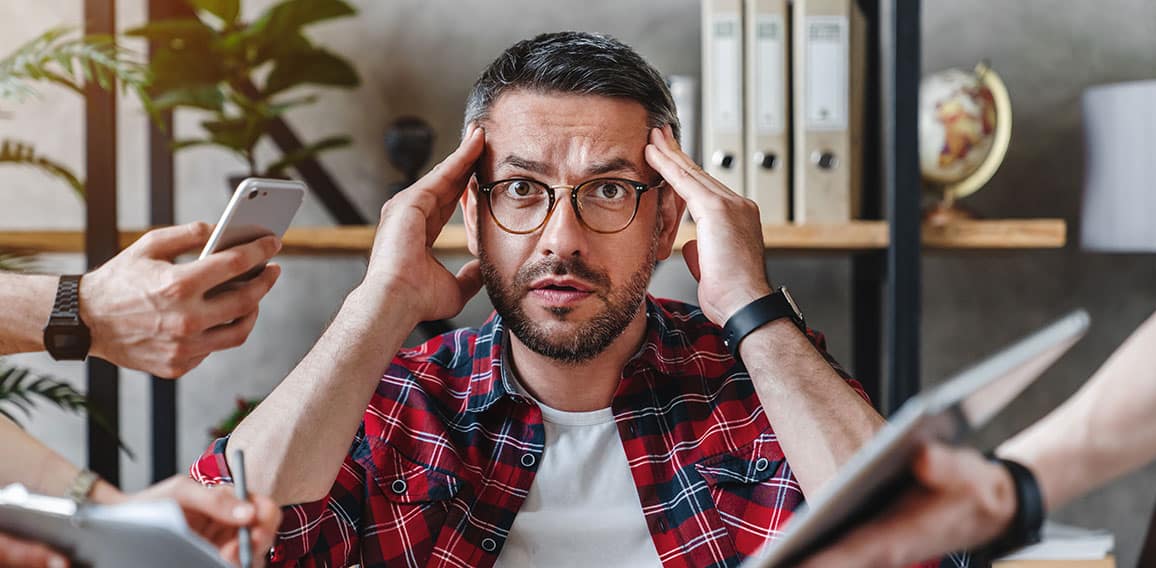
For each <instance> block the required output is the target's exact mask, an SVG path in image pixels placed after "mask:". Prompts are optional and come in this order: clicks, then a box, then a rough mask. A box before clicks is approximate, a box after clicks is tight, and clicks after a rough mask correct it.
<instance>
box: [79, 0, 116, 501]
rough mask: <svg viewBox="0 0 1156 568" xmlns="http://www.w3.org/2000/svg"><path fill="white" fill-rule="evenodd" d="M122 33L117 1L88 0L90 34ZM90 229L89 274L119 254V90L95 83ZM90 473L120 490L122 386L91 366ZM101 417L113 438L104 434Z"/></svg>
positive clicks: (88, 174)
mask: <svg viewBox="0 0 1156 568" xmlns="http://www.w3.org/2000/svg"><path fill="white" fill-rule="evenodd" d="M115 31H116V1H115V0H84V33H85V34H86V35H88V34H106V35H108V34H113V33H115ZM84 95H85V103H84V113H85V116H84V127H85V132H84V143H85V150H84V156H85V160H84V162H85V226H84V250H85V255H86V256H87V260H88V269H89V270H92V269H93V268H96V267H97V266H100V265H101V264H103V263H104V262H106V261H107V260H108V259H110V258H112V257H113V256H116V253H117V252H119V246H118V243H117V224H116V87H111V88H109V89H108V90H105V89H101V88H100V85H98V84H97V83H96V82H95V81H89V82H88V83H86V84H85V86H84ZM88 403H89V415H88V467H89V469H91V470H93V471H95V472H96V473H97V474H98V475H100V476H101V477H103V478H104V479H105V480H106V481H108V482H109V483H111V484H113V485H119V484H120V448H119V447H118V446H117V443H116V440H117V436H116V435H114V434H113V433H115V432H119V431H120V385H119V378H118V372H117V368H116V366H115V365H113V364H111V363H109V362H107V361H103V360H100V359H96V358H90V359H89V360H88ZM93 413H99V414H100V415H101V416H102V417H104V419H105V420H106V421H107V423H108V425H109V427H110V428H111V429H112V432H106V431H104V430H102V429H101V428H100V426H99V425H98V423H97V422H96V420H95V419H94V417H93Z"/></svg>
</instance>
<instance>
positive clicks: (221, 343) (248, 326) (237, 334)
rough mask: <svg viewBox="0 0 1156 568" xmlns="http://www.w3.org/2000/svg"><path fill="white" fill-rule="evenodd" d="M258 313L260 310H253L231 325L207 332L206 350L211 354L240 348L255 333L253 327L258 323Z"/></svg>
mask: <svg viewBox="0 0 1156 568" xmlns="http://www.w3.org/2000/svg"><path fill="white" fill-rule="evenodd" d="M257 312H258V310H253V311H252V312H250V313H248V314H245V315H244V316H241V318H240V319H238V320H237V321H235V322H233V323H231V324H228V325H222V326H217V327H215V328H213V329H210V330H209V331H206V332H205V338H204V339H205V341H204V344H203V345H204V348H205V349H207V350H208V352H210V353H216V352H217V351H224V350H225V349H232V348H234V347H239V346H240V345H241V344H243V343H245V340H246V339H248V338H249V334H250V333H252V332H253V326H254V325H255V324H256V323H257Z"/></svg>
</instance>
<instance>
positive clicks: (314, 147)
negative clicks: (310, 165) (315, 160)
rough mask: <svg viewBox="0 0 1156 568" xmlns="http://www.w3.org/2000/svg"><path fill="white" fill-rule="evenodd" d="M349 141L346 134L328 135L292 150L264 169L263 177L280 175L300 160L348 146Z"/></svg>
mask: <svg viewBox="0 0 1156 568" xmlns="http://www.w3.org/2000/svg"><path fill="white" fill-rule="evenodd" d="M351 142H352V140H351V139H350V138H349V137H348V136H330V137H329V138H325V139H322V140H319V141H317V142H314V143H313V144H310V145H308V146H305V147H303V148H299V149H297V150H294V151H293V152H290V153H288V154H285V155H284V156H282V158H281V159H280V160H277V161H276V162H274V163H273V164H271V165H270V166H269V167H268V169H266V170H265V177H281V176H283V175H284V173H285V170H286V169H287V168H291V167H293V166H296V165H297V164H299V163H300V162H302V161H304V160H306V159H309V158H312V157H314V156H316V155H317V154H320V153H321V152H324V151H326V150H332V149H334V148H341V147H343V146H348V145H349V144H350V143H351Z"/></svg>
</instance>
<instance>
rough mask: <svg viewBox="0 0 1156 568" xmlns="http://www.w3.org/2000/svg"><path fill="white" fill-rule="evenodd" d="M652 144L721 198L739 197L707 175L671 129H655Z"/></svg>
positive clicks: (652, 133)
mask: <svg viewBox="0 0 1156 568" xmlns="http://www.w3.org/2000/svg"><path fill="white" fill-rule="evenodd" d="M650 139H651V143H652V144H654V145H655V147H656V148H658V150H659V151H660V152H662V154H663V155H665V156H666V157H667V158H670V160H671V161H672V162H674V163H675V164H677V165H678V166H679V167H681V168H682V169H683V171H685V172H686V173H687V174H689V175H690V176H691V177H693V178H694V179H696V180H698V182H699V183H701V184H702V185H703V187H705V188H706V189H707V190H709V191H711V192H713V193H715V194H717V195H720V196H724V197H727V196H733V195H738V194H737V193H735V192H734V191H733V190H732V189H731V188H729V187H727V186H726V185H725V184H723V183H722V182H721V181H719V180H717V179H715V177H714V176H712V175H710V174H708V173H706V171H705V170H703V169H702V167H700V166H699V165H698V164H696V163H695V161H694V160H693V159H691V157H690V156H688V155H687V154H686V152H683V151H682V148H681V147H679V146H678V141H677V140H675V139H674V134H673V133H672V132H671V131H670V127H669V126H666V127H664V128H662V129H654V130H653V131H652V132H651V137H650Z"/></svg>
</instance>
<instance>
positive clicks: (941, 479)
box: [911, 443, 978, 491]
mask: <svg viewBox="0 0 1156 568" xmlns="http://www.w3.org/2000/svg"><path fill="white" fill-rule="evenodd" d="M964 451H970V450H964ZM964 451H961V450H955V449H952V448H948V447H947V446H943V445H940V444H934V443H932V444H927V445H925V446H924V447H923V448H922V449H921V450H920V451H919V453H918V454H916V456H915V461H914V462H913V463H912V465H911V469H912V471H913V473H914V474H915V478H916V479H917V480H918V481H919V483H921V484H922V485H923V486H925V487H928V488H931V489H935V490H940V491H946V490H952V489H958V488H960V487H963V486H966V485H969V484H970V483H971V478H970V477H969V476H968V475H967V472H970V471H974V470H973V468H969V467H967V466H968V465H970V464H968V463H967V462H968V461H969V460H967V458H968V456H967V454H966V453H964ZM977 457H978V454H977Z"/></svg>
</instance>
